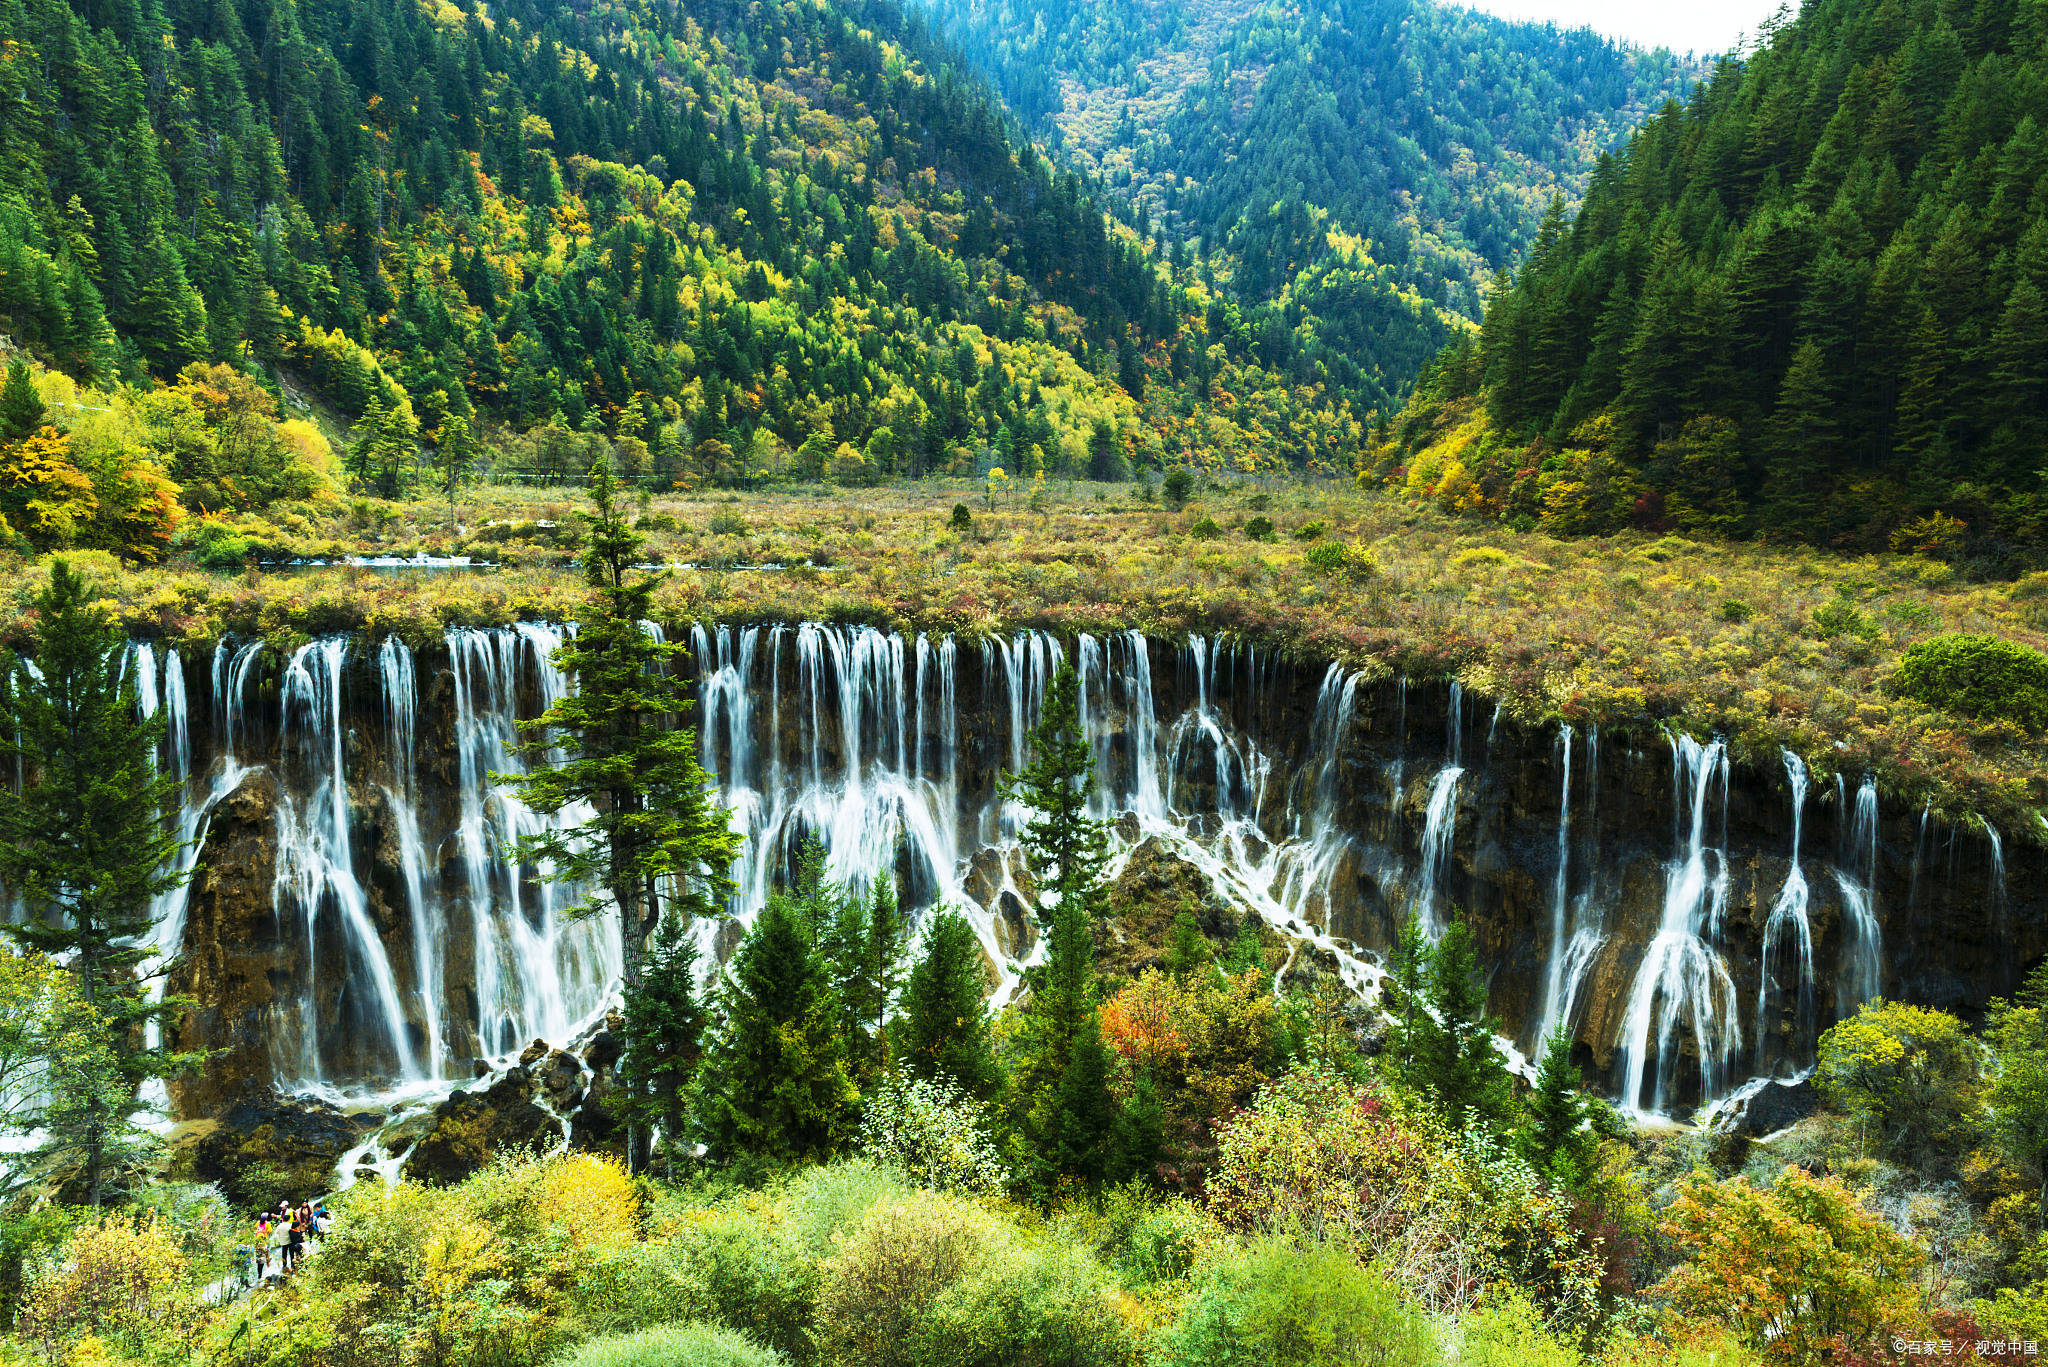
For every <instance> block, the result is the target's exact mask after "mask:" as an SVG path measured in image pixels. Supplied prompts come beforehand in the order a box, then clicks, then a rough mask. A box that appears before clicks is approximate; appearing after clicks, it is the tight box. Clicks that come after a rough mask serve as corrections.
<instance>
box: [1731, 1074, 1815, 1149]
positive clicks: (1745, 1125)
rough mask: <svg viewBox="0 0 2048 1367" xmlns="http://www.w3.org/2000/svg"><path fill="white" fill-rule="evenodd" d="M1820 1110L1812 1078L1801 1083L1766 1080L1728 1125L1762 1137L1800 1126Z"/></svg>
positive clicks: (1738, 1130) (1759, 1137)
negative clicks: (1800, 1123)
mask: <svg viewBox="0 0 2048 1367" xmlns="http://www.w3.org/2000/svg"><path fill="white" fill-rule="evenodd" d="M1819 1109H1820V1094H1819V1093H1818V1092H1816V1091H1815V1090H1814V1086H1813V1082H1812V1080H1811V1079H1810V1078H1802V1079H1801V1080H1800V1081H1798V1082H1767V1083H1765V1084H1764V1085H1763V1086H1762V1087H1761V1088H1759V1089H1758V1091H1757V1093H1756V1095H1754V1096H1752V1097H1751V1098H1750V1099H1749V1102H1748V1104H1746V1105H1744V1106H1743V1107H1742V1108H1741V1109H1740V1110H1739V1111H1737V1112H1736V1114H1735V1115H1734V1117H1733V1118H1732V1119H1731V1121H1730V1122H1729V1124H1728V1126H1727V1128H1729V1129H1730V1130H1732V1131H1734V1132H1735V1133H1737V1134H1743V1135H1748V1136H1749V1137H1751V1138H1754V1139H1762V1138H1764V1137H1765V1136H1767V1135H1773V1134H1776V1133H1777V1132H1778V1131H1780V1130H1782V1129H1786V1128H1788V1127H1790V1126H1793V1125H1797V1124H1798V1123H1799V1122H1800V1121H1802V1120H1804V1119H1806V1118H1807V1117H1808V1116H1810V1115H1812V1114H1813V1113H1814V1112H1815V1111H1817V1110H1819Z"/></svg>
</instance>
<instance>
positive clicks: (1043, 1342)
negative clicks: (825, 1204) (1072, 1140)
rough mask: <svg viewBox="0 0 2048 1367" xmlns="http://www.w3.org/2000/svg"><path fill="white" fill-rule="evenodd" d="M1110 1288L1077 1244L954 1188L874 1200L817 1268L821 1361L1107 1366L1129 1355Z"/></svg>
mask: <svg viewBox="0 0 2048 1367" xmlns="http://www.w3.org/2000/svg"><path fill="white" fill-rule="evenodd" d="M1113 1295H1114V1288H1113V1286H1112V1285H1111V1284H1110V1283H1109V1280H1108V1278H1107V1277H1106V1276H1105V1275H1104V1273H1103V1270H1102V1268H1101V1267H1100V1266H1099V1265H1097V1264H1096V1263H1095V1262H1094V1261H1093V1260H1091V1259H1090V1258H1089V1257H1088V1256H1087V1255H1086V1254H1085V1253H1083V1252H1081V1251H1079V1250H1076V1249H1072V1248H1068V1247H1065V1246H1063V1245H1061V1244H1058V1243H1054V1242H1051V1241H1047V1240H1044V1239H1042V1238H1034V1237H1030V1236H1027V1235H1025V1234H1023V1233H1022V1232H1020V1231H1019V1230H1018V1228H1017V1227H1016V1226H1015V1225H1013V1224H1010V1223H1008V1222H1006V1221H1002V1220H998V1219H997V1218H995V1217H994V1216H993V1215H991V1214H990V1213H989V1212H988V1211H987V1210H985V1209H983V1208H981V1207H979V1206H977V1205H974V1204H973V1203H971V1202H968V1201H965V1200H962V1199H960V1198H958V1197H954V1196H948V1195H944V1194H940V1193H936V1192H914V1193H909V1194H906V1195H905V1196H903V1197H901V1198H899V1199H894V1200H890V1201H887V1202H884V1203H882V1204H881V1205H878V1206H877V1207H876V1208H875V1209H874V1210H873V1211H871V1212H870V1213H869V1215H868V1218H867V1219H866V1220H865V1221H863V1222H862V1223H861V1225H860V1227H859V1228H857V1229H855V1230H853V1231H852V1232H851V1233H850V1234H848V1235H847V1236H846V1238H845V1239H844V1241H843V1242H842V1244H841V1246H840V1248H839V1250H838V1251H837V1252H836V1253H834V1254H833V1256H832V1257H830V1258H829V1259H827V1260H826V1261H825V1263H824V1264H823V1266H822V1267H821V1268H820V1275H819V1281H818V1300H817V1304H818V1330H817V1340H816V1341H817V1345H818V1350H819V1354H818V1356H819V1361H820V1362H821V1363H823V1364H826V1367H1011V1365H1012V1364H1018V1363H1027V1364H1031V1363H1043V1364H1051V1363H1059V1364H1063V1365H1064V1367H1095V1365H1096V1364H1101V1365H1102V1367H1110V1364H1122V1363H1126V1362H1130V1361H1132V1360H1133V1358H1134V1352H1133V1348H1134V1345H1133V1344H1132V1342H1131V1336H1130V1331H1129V1329H1128V1328H1127V1327H1126V1326H1125V1324H1124V1323H1123V1320H1122V1319H1121V1318H1120V1317H1119V1315H1118V1314H1117V1312H1116V1308H1115V1303H1114V1300H1113Z"/></svg>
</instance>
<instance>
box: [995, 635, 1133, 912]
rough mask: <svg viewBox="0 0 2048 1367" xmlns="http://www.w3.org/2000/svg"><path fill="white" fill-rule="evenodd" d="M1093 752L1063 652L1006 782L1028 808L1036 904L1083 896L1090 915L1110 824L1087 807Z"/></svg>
mask: <svg viewBox="0 0 2048 1367" xmlns="http://www.w3.org/2000/svg"><path fill="white" fill-rule="evenodd" d="M1094 771H1095V752H1094V750H1093V748H1092V747H1091V746H1090V745H1089V744H1088V737H1087V736H1086V735H1085V734H1083V732H1082V730H1081V681H1080V677H1079V676H1078V675H1077V674H1075V672H1074V667H1073V665H1071V664H1069V663H1068V662H1067V661H1066V660H1064V659H1062V660H1061V661H1060V663H1059V667H1058V668H1057V669H1055V670H1054V671H1053V676H1052V682H1051V683H1050V684H1049V685H1047V687H1046V690H1045V704H1044V707H1043V708H1042V709H1041V711H1040V713H1039V720H1038V725H1037V726H1036V727H1034V728H1033V729H1032V732H1031V756H1030V759H1029V760H1028V761H1026V763H1025V765H1024V767H1023V768H1022V769H1020V770H1018V771H1017V773H1016V774H1014V775H1013V776H1012V777H1011V779H1010V781H1009V784H1008V787H1007V793H1008V796H1009V797H1010V798H1012V799H1013V800H1014V801H1016V802H1018V803H1019V804H1021V805H1022V806H1023V807H1025V808H1026V809H1028V810H1029V812H1030V813H1031V815H1030V816H1029V817H1028V818H1027V819H1026V821H1025V823H1024V828H1023V830H1022V831H1021V832H1020V833H1019V834H1020V835H1021V837H1022V839H1021V843H1022V844H1023V847H1024V858H1025V863H1026V865H1027V867H1029V869H1030V870H1031V875H1032V877H1033V878H1035V879H1036V880H1037V882H1038V905H1039V907H1040V914H1041V916H1043V915H1045V914H1046V913H1045V908H1046V906H1047V900H1046V899H1047V894H1050V895H1051V897H1052V899H1053V905H1055V906H1058V905H1061V904H1064V903H1067V902H1076V901H1077V902H1080V903H1081V904H1082V906H1083V910H1084V911H1086V912H1087V913H1088V915H1089V916H1090V917H1091V918H1093V917H1096V916H1099V915H1100V914H1101V913H1102V911H1103V878H1102V875H1103V869H1104V868H1105V867H1106V866H1107V864H1108V862H1109V836H1108V830H1107V827H1106V826H1105V825H1104V824H1103V823H1102V822H1100V821H1097V820H1095V819H1094V818H1093V817H1091V816H1090V815H1089V814H1088V807H1089V803H1090V801H1091V800H1092V799H1093V798H1094V796H1095V789H1094Z"/></svg>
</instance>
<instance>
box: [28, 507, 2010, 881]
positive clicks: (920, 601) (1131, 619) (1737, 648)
mask: <svg viewBox="0 0 2048 1367" xmlns="http://www.w3.org/2000/svg"><path fill="white" fill-rule="evenodd" d="M1168 502H1169V500H1168V498H1167V497H1166V496H1165V495H1164V494H1162V493H1160V492H1159V491H1155V490H1152V489H1150V488H1147V487H1144V486H1132V485H1089V484H1071V485H1069V484H1058V483H1054V484H1046V483H1043V482H1041V483H1039V484H1037V485H1033V486H1029V487H1027V488H1022V489H1020V488H1016V487H1014V486H1013V485H1012V484H1011V483H1010V482H1008V481H1004V480H999V479H995V478H993V477H991V479H990V480H989V481H987V482H986V483H985V484H977V485H974V486H971V487H970V486H965V485H958V484H947V485H942V484H931V485H928V486H897V487H891V488H883V489H872V490H843V491H834V490H820V491H818V492H817V493H815V494H791V493H774V494H762V495H755V496H748V497H744V498H743V497H741V496H737V495H721V496H718V497H715V498H708V499H695V498H683V497H658V498H655V499H653V500H651V501H649V502H647V503H645V504H644V505H643V506H641V507H639V508H638V509H636V516H637V518H638V520H639V522H640V524H641V526H642V527H643V529H644V530H645V531H646V532H647V533H648V535H649V553H650V555H652V556H653V557H654V558H656V559H658V560H660V561H662V562H664V563H670V564H674V565H678V566H682V567H684V568H679V569H677V570H676V571H675V573H674V574H673V575H672V576H671V577H670V579H669V580H668V582H667V583H666V584H665V585H664V587H663V588H662V590H661V592H660V594H659V596H658V598H657V600H656V601H657V605H658V608H659V611H660V614H661V616H662V618H663V620H664V621H665V622H666V623H668V624H670V625H678V624H682V623H685V622H688V621H692V620H715V621H729V622H741V621H797V620H807V619H815V620H831V621H841V622H865V623H871V624H875V625H880V626H888V627H894V628H897V629H900V630H903V631H928V632H950V633H956V634H961V635H964V636H968V637H973V636H978V635H983V634H987V633H996V632H1007V631H1010V630H1014V629H1018V628H1024V627H1036V628H1047V629H1051V630H1055V631H1063V632H1079V631H1097V632H1100V631H1108V630H1121V629H1125V628H1130V627H1139V628H1142V629H1144V630H1146V631H1148V632H1152V633H1155V634H1161V635H1169V636H1170V635H1174V634H1177V633H1181V632H1186V631H1201V632H1205V633H1212V634H1213V633H1224V634H1230V635H1234V636H1237V637H1239V638H1242V639H1245V640H1248V641H1253V642H1257V643H1259V644H1262V645H1269V646H1272V647H1274V648H1277V649H1279V650H1281V651H1282V652H1284V653H1286V654H1287V655H1289V656H1292V657H1294V658H1296V659H1298V660H1300V661H1302V662H1304V663H1315V664H1320V663H1324V662H1328V661H1338V662H1341V663H1343V664H1345V665H1347V666H1350V667H1353V668H1356V669H1358V670H1360V671H1362V672H1365V673H1367V674H1369V675H1372V676H1377V677H1385V676H1387V675H1392V674H1402V675H1406V676H1408V677H1410V678H1412V679H1416V680H1427V679H1439V678H1453V677H1454V678H1457V679H1459V680H1460V681H1461V682H1462V683H1463V684H1464V688H1465V693H1466V696H1467V698H1468V699H1470V700H1472V704H1473V705H1475V706H1487V705H1489V704H1492V703H1498V704H1499V705H1500V706H1501V707H1502V708H1503V709H1504V710H1505V712H1506V713H1507V714H1508V715H1510V716H1512V717H1515V718H1517V719H1520V720H1524V721H1531V722H1541V721H1550V720H1557V721H1568V722H1572V723H1574V724H1581V725H1583V724H1587V723H1598V724H1601V725H1603V726H1606V727H1609V728H1620V729H1637V730H1643V731H1650V730H1655V729H1659V728H1677V729H1681V730H1683V731H1685V732H1687V733H1689V734H1692V735H1694V736H1697V737H1704V736H1706V735H1709V734H1715V733H1718V734H1722V735H1725V736H1727V737H1728V739H1729V742H1730V746H1731V748H1732V750H1733V752H1734V753H1735V754H1736V755H1737V756H1738V757H1740V758H1743V759H1746V760H1753V761H1755V762H1758V763H1762V764H1766V765H1770V766H1772V767H1774V768H1775V766H1776V765H1777V763H1778V752H1779V751H1780V749H1784V748H1789V749H1791V750H1793V751H1795V752H1797V753H1799V754H1801V755H1803V756H1805V757H1806V758H1807V759H1808V761H1809V762H1810V763H1811V764H1812V765H1813V766H1814V769H1815V771H1816V773H1818V774H1819V775H1821V776H1823V777H1825V776H1827V775H1829V774H1832V773H1834V772H1837V771H1839V772H1843V773H1847V774H1849V775H1851V776H1861V775H1864V774H1872V775H1875V776H1876V778H1877V780H1878V783H1879V785H1880V786H1881V787H1882V788H1883V789H1884V790H1885V792H1886V793H1888V794H1892V795H1895V796H1896V797H1897V798H1898V799H1899V800H1900V801H1903V802H1913V803H1919V802H1922V801H1926V802H1931V803H1932V804H1933V805H1934V807H1935V808H1936V809H1937V810H1938V811H1941V812H1943V813H1945V814H1948V815H1951V816H1956V817H1965V818H1966V817H1967V816H1968V815H1969V814H1971V813H1982V814H1984V815H1985V816H1986V817H1988V818H1989V819H1991V820H1993V821H1994V822H1996V823H1997V824H1998V825H1999V826H2000V827H2002V828H2003V829H2004V830H2005V831H2006V832H2007V833H2008V836H2009V838H2017V839H2022V840H2033V841H2039V840H2041V839H2043V838H2044V837H2048V826H2044V825H2043V823H2042V821H2041V818H2040V817H2039V815H2038V812H2039V809H2040V808H2041V807H2043V806H2044V805H2048V746H2044V744H2043V740H2042V737H2041V735H2040V734H2038V733H2035V732H2030V731H2028V730H2026V729H2024V728H2023V727H2021V726H2018V725H2016V724H2014V723H2012V722H2009V721H1994V720H1985V719H1982V718H1981V717H1980V718H1971V717H1963V716H1957V715H1952V714H1949V713H1946V712H1943V711H1941V710H1939V709H1937V708H1935V707H1932V706H1928V705H1926V704H1923V703H1920V702H1917V701H1914V700H1912V699H1910V698H1907V697H1905V696H1902V695H1901V694H1899V693H1897V692H1895V691H1894V690H1893V689H1892V688H1891V687H1890V681H1891V678H1892V675H1893V674H1894V672H1895V670H1896V669H1897V666H1898V663H1899V661H1900V658H1901V656H1902V655H1903V653H1904V652H1905V651H1906V650H1907V648H1908V647H1910V646H1911V645H1913V644H1914V643H1915V642H1917V641H1923V640H1926V639H1928V638H1930V637H1933V636H1935V635H1938V634H1941V633H1944V632H1974V633H1984V634H1989V635H1995V636H2000V637H2004V638H2007V639H2009V640H2012V641H2014V642H2017V643H2019V644H2020V645H2022V646H2026V647H2029V648H2034V649H2038V648H2041V647H2043V646H2044V645H2048V634H2044V632H2048V578H2044V577H2043V576H2034V577H2032V578H2029V579H2025V580H2021V581H2020V582H2019V583H2017V584H2013V585H1996V584H1971V583H1964V582H1959V581H1957V580H1956V579H1955V578H1954V577H1953V576H1952V574H1951V572H1950V570H1949V569H1948V567H1947V566H1945V565H1943V564H1941V563H1940V562H1938V561H1932V560H1928V559H1925V558H1922V557H1917V556H1890V555H1867V556H1843V555H1833V554H1828V553H1825V552H1820V551H1813V550H1780V549H1770V548H1764V547H1755V546H1739V545H1726V544H1716V545H1707V544H1701V543H1695V542H1691V541H1686V540H1682V539H1680V538H1676V537H1664V538H1655V537H1650V536H1645V535H1640V534H1621V535H1615V536H1610V537H1604V538H1594V539H1579V540H1561V539H1555V538H1552V537H1549V536H1546V535H1543V534H1541V533H1535V532H1531V533H1523V534H1517V533H1515V532H1514V531H1512V530H1509V529H1507V528H1504V527H1494V528H1486V529H1475V528H1474V527H1473V526H1472V524H1470V523H1469V522H1464V521H1460V520H1456V519H1453V518H1450V517H1446V516H1443V515H1439V514H1437V513H1434V512H1431V511H1427V510H1418V509H1416V508H1414V507H1412V506H1408V505H1405V504H1403V503H1400V502H1398V501H1396V500H1393V499H1391V498H1388V497H1385V496H1383V495H1377V494H1372V493H1366V492H1361V491H1358V490H1355V489H1352V488H1350V487H1348V486H1347V485H1342V484H1336V483H1329V484H1324V483H1314V482H1310V483H1301V482H1288V481H1281V480H1273V481H1261V482H1255V483H1236V484H1230V485H1227V486H1226V485H1220V484H1214V483H1211V484H1207V485H1199V486H1198V487H1196V488H1195V489H1194V490H1193V491H1192V497H1191V498H1190V499H1189V500H1188V501H1187V502H1186V503H1185V504H1184V505H1183V506H1177V507H1169V506H1168ZM580 504H581V499H580V498H579V497H578V496H577V495H575V494H573V493H571V492H569V491H566V490H561V491H553V490H533V489H520V488H490V489H484V490H480V491H477V492H476V493H475V494H474V495H473V496H465V498H464V500H463V503H462V505H461V507H460V508H459V510H458V511H459V514H460V516H461V519H462V521H461V522H460V523H459V524H455V525H451V524H450V523H449V520H448V515H447V509H446V507H445V505H442V504H438V503H434V502H416V503H384V502H379V501H375V500H357V501H355V502H353V503H351V504H348V505H338V506H335V507H325V506H321V505H307V506H306V507H305V509H304V510H303V513H302V514H293V515H291V516H289V517H281V518H280V520H277V521H274V522H270V523H262V524H252V526H251V528H250V529H249V530H250V539H249V544H248V546H246V547H244V548H242V551H241V553H242V554H243V555H246V556H247V557H248V558H249V560H250V561H251V563H252V564H253V563H254V562H255V561H256V560H258V559H263V558H281V559H288V558H290V557H291V556H294V555H304V554H309V553H313V554H322V555H327V556H337V555H348V554H358V555H372V556H394V555H395V556H407V555H413V554H438V555H447V554H467V555H470V556H473V557H476V558H478V559H488V560H490V561H492V562H495V563H496V564H498V565H500V566H501V568H498V569H496V570H493V571H490V572H486V573H441V574H433V573H428V572H424V571H421V572H404V571H401V572H399V573H395V574H392V573H380V572H377V571H375V570H372V569H367V568H360V567H351V568H334V569H314V570H303V571H299V572H292V573H273V572H268V571H264V570H260V569H256V568H250V569H247V570H244V571H243V572H241V573H233V572H229V573H217V572H208V571H206V570H203V569H200V568H199V567H198V566H197V565H196V564H193V563H192V562H191V561H190V560H189V559H187V560H185V561H182V562H174V563H172V564H171V565H168V566H161V567H152V568H149V569H144V570H130V569H125V568H123V567H121V566H120V565H119V564H118V563H116V562H115V561H114V560H113V559H112V558H111V557H107V556H104V555H98V554H93V553H84V554H81V555H78V556H75V557H74V559H76V560H78V561H79V562H80V563H81V564H82V565H83V566H84V567H86V568H88V569H89V570H90V572H91V573H92V575H93V577H94V578H95V580H96V581H97V583H98V584H99V586H100V591H101V593H102V594H103V595H104V596H105V597H106V598H108V599H109V600H111V601H112V603H113V604H114V606H115V609H116V611H117V612H118V614H119V616H120V617H121V619H122V620H123V621H124V623H125V624H126V625H127V626H128V628H129V630H130V631H131V632H133V633H134V634H135V635H137V636H140V637H145V638H153V639H159V640H167V641H172V642H190V643H194V644H200V643H210V642H211V641H213V640H215V639H217V638H219V637H220V636H222V635H234V636H238V637H252V636H258V635H260V636H265V637H268V638H271V639H272V640H274V641H276V642H277V643H279V644H280V645H284V644H291V643H295V642H298V641H302V640H303V639H305V638H306V637H308V636H312V635H319V634H323V633H329V632H343V631H362V632H367V633H369V634H371V635H372V636H378V635H384V634H397V635H400V636H402V637H404V638H406V639H407V640H408V641H410V642H412V643H413V644H415V645H420V644H427V643H429V642H432V641H437V640H438V639H439V637H440V634H441V631H442V628H443V627H444V626H447V625H451V624H462V625H491V624H498V623H503V622H507V621H514V620H534V619H561V618H565V617H567V616H569V615H571V613H572V610H573V607H574V605H575V604H576V603H577V602H578V601H579V597H580V595H581V593H582V583H581V580H580V577H579V576H578V575H577V574H576V573H575V571H574V570H573V569H572V568H570V567H569V565H568V563H567V561H568V557H569V555H570V553H571V552H570V551H568V550H567V549H565V547H567V546H568V545H570V544H572V543H573V535H572V525H573V524H572V518H573V516H574V514H575V511H576V509H577V508H578V507H579V506H580ZM45 577H46V572H45V571H44V570H43V569H41V568H40V567H38V566H35V565H33V564H30V563H27V562H18V563H17V564H16V566H15V568H14V569H13V570H11V571H9V572H6V574H5V577H4V579H0V595H4V605H0V615H4V617H5V618H6V619H7V620H8V622H9V623H10V624H11V625H10V627H9V633H10V635H11V636H13V637H17V638H18V636H19V634H20V625H21V622H22V620H23V614H24V612H25V610H26V608H27V604H28V601H29V599H30V597H31V596H32V594H33V593H34V591H35V589H36V588H37V587H38V586H39V585H40V584H41V583H42V582H43V580H44V578H45Z"/></svg>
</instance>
